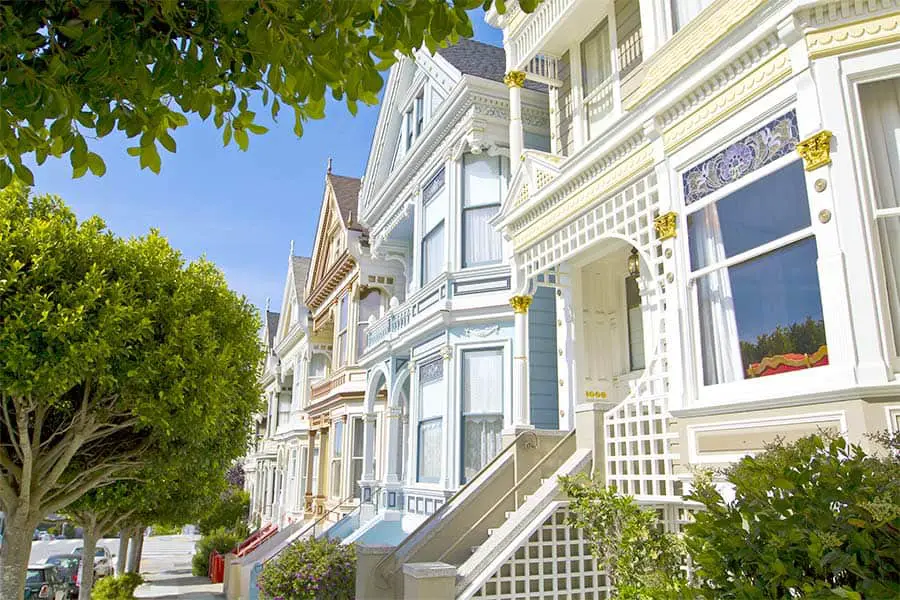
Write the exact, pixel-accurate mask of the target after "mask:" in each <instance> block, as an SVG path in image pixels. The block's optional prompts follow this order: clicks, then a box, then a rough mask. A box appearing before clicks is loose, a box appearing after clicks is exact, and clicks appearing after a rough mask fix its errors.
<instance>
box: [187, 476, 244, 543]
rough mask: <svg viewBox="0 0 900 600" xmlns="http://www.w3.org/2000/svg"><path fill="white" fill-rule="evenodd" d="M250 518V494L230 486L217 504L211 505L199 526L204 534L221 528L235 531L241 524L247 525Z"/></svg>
mask: <svg viewBox="0 0 900 600" xmlns="http://www.w3.org/2000/svg"><path fill="white" fill-rule="evenodd" d="M249 516H250V493H249V492H247V491H245V490H242V489H239V488H236V487H234V486H229V487H228V488H227V489H226V490H225V491H223V492H222V493H221V494H220V495H219V497H218V498H216V500H215V502H213V503H212V504H211V506H210V507H209V510H208V511H207V512H206V514H205V515H203V516H202V517H201V518H200V520H199V522H198V523H197V524H198V525H199V527H200V533H202V534H206V533H209V532H210V531H212V530H214V529H218V528H220V527H224V528H225V529H228V530H234V529H235V528H237V527H239V526H240V524H242V523H245V522H246V521H247V517H249Z"/></svg>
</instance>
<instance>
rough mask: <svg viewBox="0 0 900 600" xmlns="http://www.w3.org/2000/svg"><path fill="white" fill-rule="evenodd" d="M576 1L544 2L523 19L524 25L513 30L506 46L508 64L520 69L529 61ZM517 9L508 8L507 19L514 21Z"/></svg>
mask: <svg viewBox="0 0 900 600" xmlns="http://www.w3.org/2000/svg"><path fill="white" fill-rule="evenodd" d="M575 1H576V0H544V1H543V2H541V4H540V5H539V6H538V7H537V10H535V11H534V12H533V13H532V14H530V15H526V16H524V17H521V15H519V18H524V23H523V24H522V25H520V26H519V27H517V28H515V30H514V31H513V33H512V35H511V36H510V39H509V42H508V43H507V45H506V51H507V52H508V53H509V54H510V56H509V60H510V64H511V65H513V66H514V68H517V69H521V68H523V67H524V66H525V64H526V63H527V62H528V61H529V60H531V58H532V57H533V56H534V54H535V53H536V51H537V49H538V48H539V47H540V44H541V42H542V41H543V40H544V38H545V37H546V35H547V33H548V32H550V31H551V30H552V29H553V27H554V26H555V25H556V23H558V22H559V20H560V19H561V18H562V16H563V15H564V14H565V13H566V11H568V10H569V9H570V8H571V7H572V6H573V5H574V4H575ZM518 12H519V8H518V7H515V8H512V7H511V8H510V14H509V19H510V20H514V19H515V18H516V16H517V15H516V13H518Z"/></svg>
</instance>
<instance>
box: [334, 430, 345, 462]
mask: <svg viewBox="0 0 900 600" xmlns="http://www.w3.org/2000/svg"><path fill="white" fill-rule="evenodd" d="M343 448H344V422H343V421H335V422H334V440H333V441H332V443H331V456H333V457H334V458H338V457H339V456H341V454H342V453H343Z"/></svg>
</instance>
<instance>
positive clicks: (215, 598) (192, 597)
mask: <svg viewBox="0 0 900 600" xmlns="http://www.w3.org/2000/svg"><path fill="white" fill-rule="evenodd" d="M144 579H145V580H146V581H147V583H145V584H144V585H142V586H141V587H139V588H138V589H137V590H135V592H134V595H135V597H136V598H167V599H170V600H176V599H177V600H224V598H225V594H223V593H222V584H221V583H217V584H212V583H210V582H209V579H207V578H206V577H193V576H192V575H191V570H190V569H189V568H185V569H174V570H171V571H164V572H162V573H145V574H144Z"/></svg>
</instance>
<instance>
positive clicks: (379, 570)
mask: <svg viewBox="0 0 900 600" xmlns="http://www.w3.org/2000/svg"><path fill="white" fill-rule="evenodd" d="M526 435H527V436H532V435H534V432H533V431H523V432H522V433H520V434H519V435H517V436H516V437H515V438H513V441H512V442H511V443H510V444H509V446H507V447H506V448H504V449H503V450H501V451H500V452H498V453H497V456H495V457H494V458H492V459H491V460H489V461H488V463H487V464H486V465H484V467H482V469H481V471H479V472H478V476H477V477H475V478H474V479H472V480H470V481H467V482H466V483H464V484H463V486H462V487H461V488H459V489H458V490H456V491H455V492H454V493H453V494H452V495H451V496H450V497H449V498H447V501H446V502H444V503H443V504H442V505H441V507H440V508H439V509H437V510H436V511H434V512H433V513H431V514H430V515H428V518H426V519H425V520H424V521H422V522H421V523H419V526H418V527H416V528H415V529H413V530H412V531H411V532H410V533H409V535H407V536H406V539H411V538H412V537H413V536H414V535H416V534H417V533H418V532H419V530H420V529H423V528H424V527H425V526H426V525H428V524H429V523H431V522H432V521H433V520H435V519H436V518H438V516H440V515H443V514H444V512H446V511H447V510H449V507H450V505H451V504H452V503H453V501H454V500H456V498H457V497H458V496H459V495H460V494H462V493H463V492H464V491H466V490H467V489H469V486H472V485H474V484H475V482H476V481H479V480H480V479H481V478H482V477H483V476H484V473H487V471H488V468H489V467H491V466H493V465H494V463H496V462H497V461H499V460H500V458H502V457H503V456H504V455H506V454H507V453H508V452H510V451H511V450H510V449H511V448H515V447H516V446H517V445H518V443H519V439H520V438H522V437H525V436H526ZM401 545H402V542H401ZM398 550H400V545H398V546H397V547H396V548H394V549H393V550H392V551H391V553H390V554H388V555H387V556H385V557H384V558H382V559H381V560H380V561H378V564H377V565H375V569H374V570H375V572H376V573H378V574H379V577H381V579H382V581H383V582H384V583H387V577H385V574H384V572H383V571H382V567H383V566H384V565H385V564H386V563H387V562H388V561H389V560H391V559H393V558H395V557H396V555H397V551H398ZM396 572H397V571H396V570H393V571H391V572H390V574H389V575H393V574H394V573H396Z"/></svg>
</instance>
